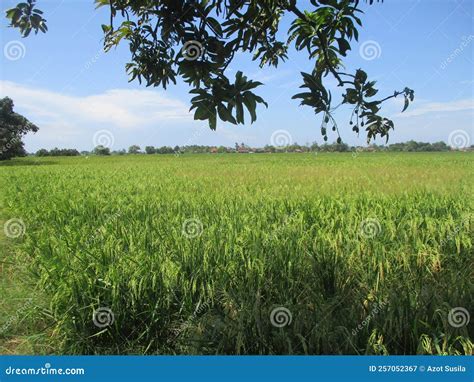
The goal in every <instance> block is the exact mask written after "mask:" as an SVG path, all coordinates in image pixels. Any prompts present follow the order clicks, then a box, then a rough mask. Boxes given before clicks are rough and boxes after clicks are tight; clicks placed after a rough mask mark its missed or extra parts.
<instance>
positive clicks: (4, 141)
mask: <svg viewBox="0 0 474 382" xmlns="http://www.w3.org/2000/svg"><path fill="white" fill-rule="evenodd" d="M13 107H14V105H13V101H12V100H11V99H10V98H8V97H5V98H2V99H0V160H5V159H10V158H13V157H15V156H25V155H26V151H25V149H24V147H23V142H22V141H21V138H22V137H23V135H25V134H26V133H28V132H30V131H33V132H37V131H38V127H37V126H36V125H34V124H33V123H31V122H30V121H28V119H26V118H25V117H23V116H22V115H20V114H17V113H15V112H14V111H13Z"/></svg>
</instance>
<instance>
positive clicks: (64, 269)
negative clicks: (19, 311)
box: [0, 153, 474, 354]
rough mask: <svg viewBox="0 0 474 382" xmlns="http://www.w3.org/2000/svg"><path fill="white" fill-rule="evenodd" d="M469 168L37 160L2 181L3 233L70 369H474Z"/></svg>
mask: <svg viewBox="0 0 474 382" xmlns="http://www.w3.org/2000/svg"><path fill="white" fill-rule="evenodd" d="M473 169H474V155H473V154H472V153H419V154H415V153H399V154H397V153H393V154H386V153H359V154H357V155H351V154H337V153H334V154H318V155H314V154H253V155H252V154H250V155H249V154H247V155H245V154H223V155H220V154H215V155H211V154H210V155H181V156H174V155H135V156H116V157H92V156H91V157H87V158H86V157H77V158H48V159H39V160H38V159H32V158H26V159H22V160H16V161H12V162H10V163H6V164H4V165H2V166H0V176H1V179H2V180H1V182H2V183H1V185H2V187H1V189H2V191H1V197H2V206H3V208H2V215H4V216H3V217H4V220H5V221H6V223H5V226H4V231H5V232H4V233H5V234H7V233H8V232H9V235H7V236H9V238H8V240H9V241H12V243H13V245H14V250H15V251H16V253H17V257H16V258H19V259H21V260H20V261H22V262H23V263H26V264H28V266H29V270H30V273H31V275H32V277H33V279H34V280H35V283H36V287H37V288H39V289H40V290H41V291H42V293H43V294H44V295H45V296H46V298H47V301H48V305H47V309H46V311H45V312H43V313H42V314H43V315H44V317H47V319H48V320H50V322H51V325H52V326H51V328H50V340H51V341H52V342H53V343H54V344H55V348H54V349H55V351H57V352H61V353H67V354H471V353H472V350H473V343H472V327H473V326H472V322H470V321H471V320H470V312H472V308H473V306H474V304H473V296H474V293H473V286H472V285H473V283H472V270H473V269H474V267H473V265H474V264H473V258H474V257H473V255H474V247H473V226H474V215H473V214H472V207H473V198H472V196H473V189H474V188H473V186H474V177H473V175H474V172H473ZM14 219H16V220H14ZM9 222H10V223H9ZM14 223H16V225H15V226H14ZM13 229H15V232H19V234H16V233H15V234H12V232H13ZM38 319H43V318H41V317H38Z"/></svg>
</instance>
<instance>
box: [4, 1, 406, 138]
mask: <svg viewBox="0 0 474 382" xmlns="http://www.w3.org/2000/svg"><path fill="white" fill-rule="evenodd" d="M95 2H96V4H97V7H107V8H108V9H109V10H110V22H109V23H108V24H106V25H103V26H102V29H103V31H104V34H105V40H104V41H105V43H104V44H105V49H106V50H109V49H111V48H112V47H114V46H117V45H118V44H119V43H120V42H121V41H122V40H125V41H127V42H128V43H129V48H130V54H131V61H130V62H129V63H127V64H126V70H127V72H128V74H129V75H130V80H131V81H132V80H138V81H139V82H140V83H142V82H144V83H145V84H146V85H147V86H161V87H163V88H164V89H166V88H167V86H168V85H169V84H170V83H173V84H176V81H177V78H178V77H181V78H182V79H183V80H184V82H185V83H187V84H188V85H189V86H190V88H191V90H190V94H191V95H193V98H192V99H191V110H194V118H195V119H197V120H207V121H208V122H209V126H210V128H211V129H213V130H215V129H216V126H217V120H218V119H220V120H222V121H225V122H230V123H232V124H243V123H245V119H246V116H245V114H246V113H245V110H247V114H248V115H249V116H250V121H251V122H254V121H255V120H256V119H257V114H256V108H257V105H258V104H263V105H265V106H267V104H266V102H265V101H264V100H263V99H262V98H261V97H260V96H258V95H257V94H255V93H254V89H256V88H257V87H258V86H260V85H262V84H261V83H260V82H257V81H252V80H251V79H248V78H247V77H246V76H245V75H244V74H243V73H242V72H241V71H238V72H237V73H236V74H235V78H230V77H229V76H228V70H227V68H228V67H229V65H230V63H231V62H232V61H233V59H234V57H235V54H236V53H237V52H246V53H250V54H253V60H255V61H257V62H258V63H259V66H260V67H264V66H274V67H277V66H278V64H279V63H280V62H281V61H285V60H287V59H288V50H289V48H290V46H294V47H295V49H296V50H297V51H302V52H305V53H306V55H307V57H308V59H309V60H310V61H311V62H312V63H313V65H312V68H310V71H309V72H308V73H304V72H303V73H301V75H302V79H303V84H302V85H301V88H302V89H304V91H303V92H301V93H298V94H296V95H294V96H293V98H295V99H299V100H300V102H301V105H305V106H309V107H311V108H312V109H313V110H314V111H315V113H316V114H320V115H322V125H321V134H322V135H323V137H324V140H325V141H327V139H328V131H329V130H330V129H331V130H333V131H334V132H335V134H337V136H338V138H337V140H338V142H341V138H340V135H339V129H338V126H337V123H336V120H335V118H334V116H333V113H334V111H335V110H336V108H337V107H339V106H340V105H342V104H347V105H350V106H351V108H352V110H353V111H352V117H351V121H350V124H351V125H352V126H353V127H352V130H354V131H355V132H356V133H359V131H360V129H361V128H364V129H365V131H366V134H367V140H368V141H371V140H372V139H373V138H375V137H377V136H380V137H385V138H386V139H387V140H388V137H389V132H390V130H391V129H393V128H394V124H393V122H392V121H391V120H390V119H388V118H386V117H384V116H382V115H381V114H380V111H381V105H382V103H383V102H385V101H387V100H388V99H390V98H394V97H398V96H402V97H404V101H405V104H404V108H403V110H405V109H406V108H407V107H408V105H409V103H410V102H411V101H413V99H414V92H413V90H411V89H409V88H407V87H405V88H404V89H403V90H396V91H394V92H393V93H392V94H390V95H388V96H386V97H382V98H377V97H376V95H377V93H378V90H377V89H376V88H375V85H376V82H375V81H372V80H369V78H368V75H367V73H366V72H365V71H364V70H362V69H357V70H356V71H354V72H353V73H349V72H346V71H345V70H344V71H343V58H344V57H345V56H346V55H347V52H348V51H349V50H350V49H351V44H352V43H353V42H354V41H357V40H358V36H359V32H358V29H359V28H360V27H361V26H362V21H361V19H360V17H359V16H360V15H361V14H362V13H363V12H362V10H361V8H360V0H310V1H309V2H304V4H305V6H306V7H305V9H300V8H299V6H300V4H301V2H300V4H297V1H296V0H259V1H256V0H185V1H174V0H162V1H153V0H133V1H131V0H95ZM366 2H367V3H369V4H370V5H372V4H373V3H374V2H375V1H374V0H367V1H366ZM23 4H24V3H23ZM28 4H30V5H31V7H33V5H34V0H29V2H28ZM17 8H18V6H17ZM28 9H30V8H28ZM28 12H29V13H28V14H29V15H31V14H32V13H31V12H34V11H31V10H29V11H28ZM8 14H9V15H11V14H15V15H16V14H17V13H15V12H13V11H12V10H9V11H8ZM285 14H289V15H290V16H291V17H292V18H293V21H292V23H291V26H290V28H289V30H288V31H286V33H285V32H284V31H281V30H280V29H281V28H280V24H281V20H282V18H283V16H284V15H285ZM15 20H17V18H15ZM28 20H29V19H28V17H27V18H26V19H25V21H24V22H25V23H27V22H28ZM22 25H23V29H22V28H21V27H20V29H22V30H28V28H29V27H27V26H25V24H22ZM26 25H27V24H26ZM35 25H36V26H37V24H35ZM35 25H33V24H32V25H31V28H33V29H35V30H36V31H37V30H38V29H40V30H43V29H41V28H40V27H39V26H38V28H35ZM12 26H18V25H15V23H14V22H13V20H12ZM328 77H333V78H334V79H335V80H336V81H337V84H338V86H339V87H340V88H341V90H342V94H343V95H342V100H340V102H334V100H333V97H332V94H331V91H329V90H328V89H327V87H326V86H325V81H327V79H328Z"/></svg>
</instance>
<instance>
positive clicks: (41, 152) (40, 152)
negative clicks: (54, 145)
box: [36, 149, 49, 157]
mask: <svg viewBox="0 0 474 382" xmlns="http://www.w3.org/2000/svg"><path fill="white" fill-rule="evenodd" d="M36 156H37V157H47V156H49V151H48V150H46V149H39V150H38V151H37V152H36Z"/></svg>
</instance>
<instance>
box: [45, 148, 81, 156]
mask: <svg viewBox="0 0 474 382" xmlns="http://www.w3.org/2000/svg"><path fill="white" fill-rule="evenodd" d="M79 155H81V153H80V152H79V151H77V150H76V149H58V148H57V147H55V148H54V149H51V150H49V151H48V150H46V149H40V150H38V151H37V152H36V156H38V157H75V156H79Z"/></svg>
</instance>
